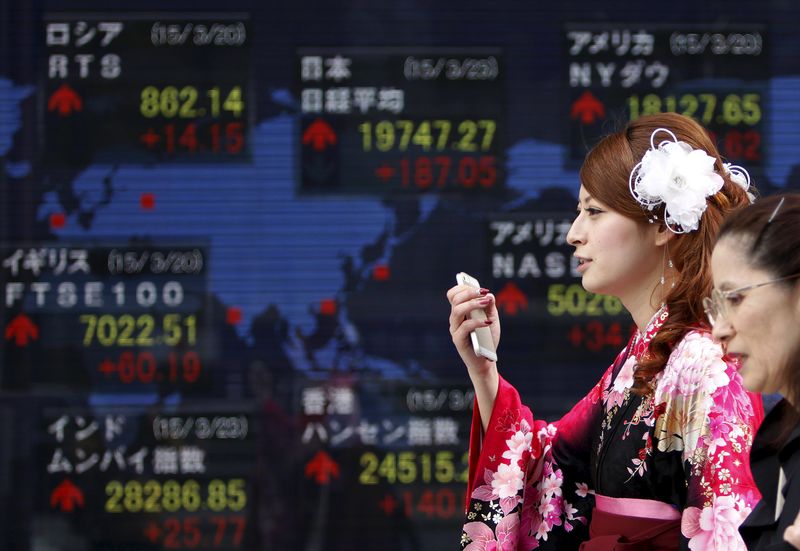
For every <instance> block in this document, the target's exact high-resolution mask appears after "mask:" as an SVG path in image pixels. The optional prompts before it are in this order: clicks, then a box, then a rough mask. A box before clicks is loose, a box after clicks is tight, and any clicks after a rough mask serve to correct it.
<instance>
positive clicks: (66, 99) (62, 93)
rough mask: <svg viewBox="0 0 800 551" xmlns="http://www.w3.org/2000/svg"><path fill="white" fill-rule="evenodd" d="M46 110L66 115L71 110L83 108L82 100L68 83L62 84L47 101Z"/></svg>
mask: <svg viewBox="0 0 800 551" xmlns="http://www.w3.org/2000/svg"><path fill="white" fill-rule="evenodd" d="M47 110H48V111H58V114H59V115H60V116H62V117H66V116H68V115H69V114H70V113H72V112H73V111H81V110H83V100H81V97H80V96H79V95H78V92H76V91H75V90H73V89H72V88H70V87H69V85H67V84H62V85H61V86H59V87H58V89H57V90H56V91H55V92H53V95H51V96H50V99H49V100H48V101H47Z"/></svg>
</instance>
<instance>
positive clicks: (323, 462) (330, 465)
mask: <svg viewBox="0 0 800 551" xmlns="http://www.w3.org/2000/svg"><path fill="white" fill-rule="evenodd" d="M331 476H334V477H336V478H339V465H338V464H337V463H336V461H334V460H333V459H332V458H331V456H330V455H328V454H327V453H325V452H324V451H322V450H320V451H318V452H317V454H316V455H315V456H314V457H313V458H312V459H311V461H309V462H308V463H307V464H306V478H311V477H313V478H314V480H316V481H317V484H320V485H321V484H327V483H328V482H330V481H331Z"/></svg>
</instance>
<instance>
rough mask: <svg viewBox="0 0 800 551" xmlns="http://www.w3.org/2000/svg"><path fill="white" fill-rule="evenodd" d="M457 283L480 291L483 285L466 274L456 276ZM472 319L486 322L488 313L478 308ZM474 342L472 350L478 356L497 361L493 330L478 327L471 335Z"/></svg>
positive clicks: (471, 315)
mask: <svg viewBox="0 0 800 551" xmlns="http://www.w3.org/2000/svg"><path fill="white" fill-rule="evenodd" d="M456 283H458V284H459V285H469V286H470V287H474V288H475V289H480V288H481V284H480V283H478V280H477V279H475V278H474V277H472V276H471V275H469V274H467V273H465V272H459V273H458V274H456ZM470 318H471V319H473V320H479V321H485V320H486V312H484V311H483V308H477V309H475V310H472V311H471V312H470ZM469 337H470V340H471V341H472V349H473V351H474V352H475V355H477V356H483V357H484V358H486V359H487V360H491V361H493V362H496V361H497V352H496V351H495V349H494V341H493V340H492V330H491V329H489V328H488V327H478V328H477V329H475V330H474V331H472V332H471V333H470V334H469Z"/></svg>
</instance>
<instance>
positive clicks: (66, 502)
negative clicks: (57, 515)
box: [50, 478, 84, 513]
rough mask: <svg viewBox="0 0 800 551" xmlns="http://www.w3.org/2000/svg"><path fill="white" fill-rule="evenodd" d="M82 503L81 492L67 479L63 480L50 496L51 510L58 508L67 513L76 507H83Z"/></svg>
mask: <svg viewBox="0 0 800 551" xmlns="http://www.w3.org/2000/svg"><path fill="white" fill-rule="evenodd" d="M83 503H84V502H83V492H81V489H80V488H78V487H77V486H75V484H73V483H72V482H70V480H69V479H68V478H65V479H64V480H63V481H62V482H61V484H59V485H58V486H56V488H55V490H53V493H52V494H50V507H52V508H53V509H55V508H57V507H58V508H60V509H61V510H62V511H66V512H67V513H69V512H70V511H72V510H73V509H75V506H76V505H80V506H81V507H83Z"/></svg>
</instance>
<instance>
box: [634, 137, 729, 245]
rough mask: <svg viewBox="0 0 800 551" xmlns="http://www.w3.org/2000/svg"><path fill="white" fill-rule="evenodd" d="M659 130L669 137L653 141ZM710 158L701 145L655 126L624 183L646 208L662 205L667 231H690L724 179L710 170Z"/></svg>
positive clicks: (712, 169) (650, 208)
mask: <svg viewBox="0 0 800 551" xmlns="http://www.w3.org/2000/svg"><path fill="white" fill-rule="evenodd" d="M662 132H663V133H665V134H668V135H669V136H670V137H671V138H672V140H663V141H661V142H660V143H658V145H656V143H655V138H656V135H657V134H659V133H662ZM714 161H715V160H714V157H712V156H710V155H709V154H708V153H706V152H705V151H703V150H702V149H692V147H691V146H690V145H689V144H687V143H686V142H682V141H679V140H678V138H677V137H676V136H675V134H673V133H672V131H670V130H668V129H666V128H656V129H655V130H654V131H653V133H652V134H651V135H650V149H648V150H647V152H646V153H645V154H644V156H643V157H642V160H641V161H640V162H639V163H637V164H636V166H634V167H633V170H632V171H631V174H630V177H629V178H628V187H629V189H630V192H631V195H632V196H633V198H634V199H636V201H637V202H638V203H639V204H640V205H641V206H642V207H643V208H645V209H646V210H650V211H652V210H654V209H655V208H657V207H658V206H660V205H662V204H663V205H664V223H665V224H666V226H667V227H668V228H669V229H670V231H672V232H673V233H687V232H690V231H694V230H696V229H697V228H698V226H699V223H700V217H701V216H703V213H704V212H705V210H706V207H707V203H706V198H707V197H710V196H712V195H714V194H715V193H717V192H718V191H719V190H720V189H722V185H723V183H724V180H723V179H722V176H720V175H719V174H717V172H716V171H715V170H714Z"/></svg>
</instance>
